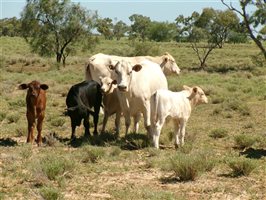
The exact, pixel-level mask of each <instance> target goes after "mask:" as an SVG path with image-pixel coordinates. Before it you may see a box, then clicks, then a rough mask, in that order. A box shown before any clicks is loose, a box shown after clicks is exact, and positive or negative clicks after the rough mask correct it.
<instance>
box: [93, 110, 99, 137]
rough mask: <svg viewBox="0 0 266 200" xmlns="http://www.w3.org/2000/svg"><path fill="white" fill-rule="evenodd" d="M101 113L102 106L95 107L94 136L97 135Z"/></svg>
mask: <svg viewBox="0 0 266 200" xmlns="http://www.w3.org/2000/svg"><path fill="white" fill-rule="evenodd" d="M99 112H100V105H99V106H96V107H94V114H93V123H94V131H93V134H94V135H97V134H98V131H97V126H98V121H99Z"/></svg>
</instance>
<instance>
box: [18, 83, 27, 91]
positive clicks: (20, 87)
mask: <svg viewBox="0 0 266 200" xmlns="http://www.w3.org/2000/svg"><path fill="white" fill-rule="evenodd" d="M28 87H29V86H28V84H25V83H23V84H21V85H19V86H18V89H20V90H25V89H27V88H28Z"/></svg>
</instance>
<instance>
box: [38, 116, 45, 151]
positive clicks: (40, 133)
mask: <svg viewBox="0 0 266 200" xmlns="http://www.w3.org/2000/svg"><path fill="white" fill-rule="evenodd" d="M43 119H44V114H41V115H40V116H39V117H38V121H37V131H38V135H37V144H38V146H40V145H41V143H42V124H43Z"/></svg>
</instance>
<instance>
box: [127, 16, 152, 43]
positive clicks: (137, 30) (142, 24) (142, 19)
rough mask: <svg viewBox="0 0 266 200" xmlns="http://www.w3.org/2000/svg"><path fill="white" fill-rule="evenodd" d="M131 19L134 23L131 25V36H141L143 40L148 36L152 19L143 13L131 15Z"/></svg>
mask: <svg viewBox="0 0 266 200" xmlns="http://www.w3.org/2000/svg"><path fill="white" fill-rule="evenodd" d="M129 19H130V21H131V22H132V23H133V24H132V25H131V30H130V32H129V36H130V37H131V38H138V37H139V38H141V40H142V41H145V39H146V38H147V36H148V31H149V26H150V24H151V19H150V18H149V17H146V16H143V15H137V14H134V15H131V16H130V17H129Z"/></svg>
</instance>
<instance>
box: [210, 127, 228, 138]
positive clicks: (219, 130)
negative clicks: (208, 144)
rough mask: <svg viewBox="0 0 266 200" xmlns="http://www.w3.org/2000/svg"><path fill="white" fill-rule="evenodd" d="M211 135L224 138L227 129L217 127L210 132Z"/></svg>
mask: <svg viewBox="0 0 266 200" xmlns="http://www.w3.org/2000/svg"><path fill="white" fill-rule="evenodd" d="M209 136H210V137H212V138H215V139H217V138H224V137H226V136H227V130H225V129H223V128H217V129H214V130H212V131H211V132H210V134H209Z"/></svg>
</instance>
